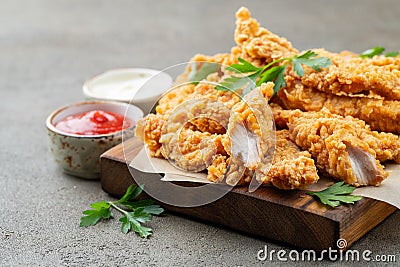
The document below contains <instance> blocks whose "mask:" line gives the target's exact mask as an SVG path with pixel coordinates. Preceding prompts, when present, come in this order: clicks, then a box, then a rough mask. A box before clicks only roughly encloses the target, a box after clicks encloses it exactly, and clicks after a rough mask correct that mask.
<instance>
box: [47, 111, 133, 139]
mask: <svg viewBox="0 0 400 267" xmlns="http://www.w3.org/2000/svg"><path fill="white" fill-rule="evenodd" d="M131 126H133V121H132V120H130V119H128V118H125V121H124V116H123V115H120V114H115V113H113V112H109V111H103V110H92V111H88V112H84V113H79V114H75V115H71V116H69V117H66V118H65V119H63V120H61V121H59V122H58V123H57V124H56V125H55V127H56V129H58V130H60V131H63V132H66V133H72V134H78V135H101V134H109V133H113V132H118V131H121V130H124V129H127V128H129V127H131Z"/></svg>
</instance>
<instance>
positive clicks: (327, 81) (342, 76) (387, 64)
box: [301, 49, 400, 100]
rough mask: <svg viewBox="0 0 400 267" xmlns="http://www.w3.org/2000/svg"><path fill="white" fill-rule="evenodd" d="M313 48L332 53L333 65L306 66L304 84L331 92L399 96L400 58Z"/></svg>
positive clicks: (392, 98)
mask: <svg viewBox="0 0 400 267" xmlns="http://www.w3.org/2000/svg"><path fill="white" fill-rule="evenodd" d="M314 52H316V53H317V54H318V55H321V56H326V57H329V58H330V59H331V61H332V65H331V66H329V67H327V68H324V69H322V70H321V71H320V72H318V71H316V70H314V69H312V68H306V69H305V74H304V76H303V77H302V79H301V82H302V83H303V84H304V86H306V87H310V88H314V89H318V90H319V91H322V92H326V93H332V94H343V93H350V94H355V93H364V94H367V95H368V94H371V93H374V94H376V95H379V96H382V97H384V98H385V99H386V100H400V60H399V59H397V58H387V57H384V56H375V57H373V58H361V57H360V56H359V55H357V54H354V55H349V54H348V53H346V54H345V55H343V54H336V53H330V52H327V51H325V50H323V49H315V50H314Z"/></svg>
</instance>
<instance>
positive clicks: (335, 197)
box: [307, 182, 362, 207]
mask: <svg viewBox="0 0 400 267" xmlns="http://www.w3.org/2000/svg"><path fill="white" fill-rule="evenodd" d="M354 189H355V187H353V186H351V185H348V184H344V182H338V183H335V184H333V185H332V186H330V187H328V188H326V189H324V190H322V191H319V192H307V194H308V195H312V196H316V197H318V198H319V200H320V201H321V202H322V203H323V204H325V205H328V206H331V207H337V206H340V205H341V203H346V204H354V202H356V201H359V200H360V199H362V196H354V195H351V193H353V191H354Z"/></svg>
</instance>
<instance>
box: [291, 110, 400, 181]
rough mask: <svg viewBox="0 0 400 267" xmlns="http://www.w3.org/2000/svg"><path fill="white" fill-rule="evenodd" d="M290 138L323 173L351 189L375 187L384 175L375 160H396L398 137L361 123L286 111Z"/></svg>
mask: <svg viewBox="0 0 400 267" xmlns="http://www.w3.org/2000/svg"><path fill="white" fill-rule="evenodd" d="M289 112H290V115H289V123H288V127H289V133H290V138H291V140H292V141H293V142H295V143H296V144H297V145H298V146H300V147H301V148H302V149H305V150H308V151H309V152H310V153H311V155H312V156H313V158H314V159H315V160H316V162H317V166H318V168H319V170H320V171H322V172H323V173H324V174H327V175H329V176H332V177H334V178H336V179H339V180H343V181H344V182H345V183H347V184H351V185H354V186H364V185H379V184H380V183H381V182H382V181H383V180H384V179H385V178H386V177H387V176H388V173H387V172H385V171H384V167H383V166H382V165H381V164H380V162H379V160H378V159H380V160H382V161H384V160H395V161H396V162H398V161H399V160H400V158H399V154H400V149H399V148H400V146H399V145H400V141H399V138H398V136H396V135H393V134H388V133H377V132H373V131H371V130H370V127H369V126H368V125H366V124H365V123H364V122H363V121H361V120H358V119H355V118H353V117H350V116H348V117H342V116H339V115H336V114H331V113H330V112H329V111H328V110H326V109H323V110H322V111H320V112H301V111H300V110H295V111H289Z"/></svg>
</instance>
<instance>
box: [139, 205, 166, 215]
mask: <svg viewBox="0 0 400 267" xmlns="http://www.w3.org/2000/svg"><path fill="white" fill-rule="evenodd" d="M143 212H147V213H149V214H153V215H160V214H161V213H163V212H164V209H163V208H160V206H158V205H149V206H146V207H144V208H143Z"/></svg>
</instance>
